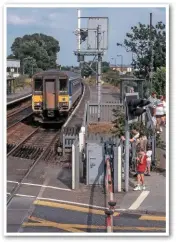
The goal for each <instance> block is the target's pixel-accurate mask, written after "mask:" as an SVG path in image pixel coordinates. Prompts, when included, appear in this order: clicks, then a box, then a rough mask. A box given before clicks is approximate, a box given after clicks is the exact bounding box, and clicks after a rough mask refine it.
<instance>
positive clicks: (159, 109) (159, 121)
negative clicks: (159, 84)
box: [156, 96, 164, 133]
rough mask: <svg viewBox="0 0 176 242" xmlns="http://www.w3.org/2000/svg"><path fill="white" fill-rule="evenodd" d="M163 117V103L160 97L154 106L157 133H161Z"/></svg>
mask: <svg viewBox="0 0 176 242" xmlns="http://www.w3.org/2000/svg"><path fill="white" fill-rule="evenodd" d="M163 117H164V103H163V96H161V97H160V100H159V103H158V105H157V106H156V120H157V133H159V132H162V127H161V124H162V122H163Z"/></svg>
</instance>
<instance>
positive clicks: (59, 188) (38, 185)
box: [7, 181, 72, 191]
mask: <svg viewBox="0 0 176 242" xmlns="http://www.w3.org/2000/svg"><path fill="white" fill-rule="evenodd" d="M7 182H8V183H18V182H16V181H7ZM18 184H19V183H18ZM21 185H26V186H35V187H45V188H50V189H56V190H63V191H72V190H71V189H68V188H62V187H53V186H46V185H42V184H35V183H26V182H22V183H21Z"/></svg>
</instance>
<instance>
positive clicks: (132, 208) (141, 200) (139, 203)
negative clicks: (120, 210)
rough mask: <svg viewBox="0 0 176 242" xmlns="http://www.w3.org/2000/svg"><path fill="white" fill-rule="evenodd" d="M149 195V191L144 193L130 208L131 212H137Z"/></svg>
mask: <svg viewBox="0 0 176 242" xmlns="http://www.w3.org/2000/svg"><path fill="white" fill-rule="evenodd" d="M149 193H150V192H149V191H143V192H142V193H141V194H140V195H139V197H138V198H137V199H136V201H135V202H134V203H133V204H132V205H131V207H129V210H136V209H137V208H138V207H139V206H140V205H141V203H142V202H143V201H144V199H145V198H146V197H147V196H148V195H149Z"/></svg>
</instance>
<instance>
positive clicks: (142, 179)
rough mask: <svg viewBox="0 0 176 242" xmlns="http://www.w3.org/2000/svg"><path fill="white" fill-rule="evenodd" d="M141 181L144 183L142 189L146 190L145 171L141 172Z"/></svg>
mask: <svg viewBox="0 0 176 242" xmlns="http://www.w3.org/2000/svg"><path fill="white" fill-rule="evenodd" d="M141 183H142V189H143V190H145V184H144V173H143V174H141Z"/></svg>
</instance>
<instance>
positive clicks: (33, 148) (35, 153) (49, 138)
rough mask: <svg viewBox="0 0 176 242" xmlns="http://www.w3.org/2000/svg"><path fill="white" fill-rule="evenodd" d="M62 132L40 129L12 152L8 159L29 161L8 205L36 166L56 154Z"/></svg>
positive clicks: (9, 198)
mask: <svg viewBox="0 0 176 242" xmlns="http://www.w3.org/2000/svg"><path fill="white" fill-rule="evenodd" d="M59 134H60V130H57V131H56V130H44V129H41V128H40V127H39V128H37V129H36V130H34V131H33V132H32V133H30V134H29V135H28V136H27V137H26V138H25V139H24V140H23V141H22V142H20V143H19V144H18V145H17V146H16V147H14V148H13V149H11V150H10V152H9V153H8V154H7V157H9V158H10V157H11V158H12V157H14V158H18V159H21V163H22V162H25V161H26V160H28V161H29V165H28V167H27V169H25V170H26V171H25V173H24V175H23V176H22V177H21V178H20V180H19V181H18V182H17V184H16V186H15V187H14V188H13V190H12V191H11V194H10V196H9V197H8V199H7V205H8V204H9V203H10V201H11V200H12V199H13V197H14V196H15V194H16V193H17V191H18V190H19V188H20V186H21V183H22V182H23V181H24V180H25V179H26V178H27V176H28V175H29V174H30V172H31V171H32V170H33V169H34V167H35V165H36V164H37V163H38V162H39V161H40V160H41V159H44V160H45V159H46V157H48V155H49V154H51V153H52V155H53V153H54V150H53V149H54V144H55V142H56V141H57V139H58V137H59Z"/></svg>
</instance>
